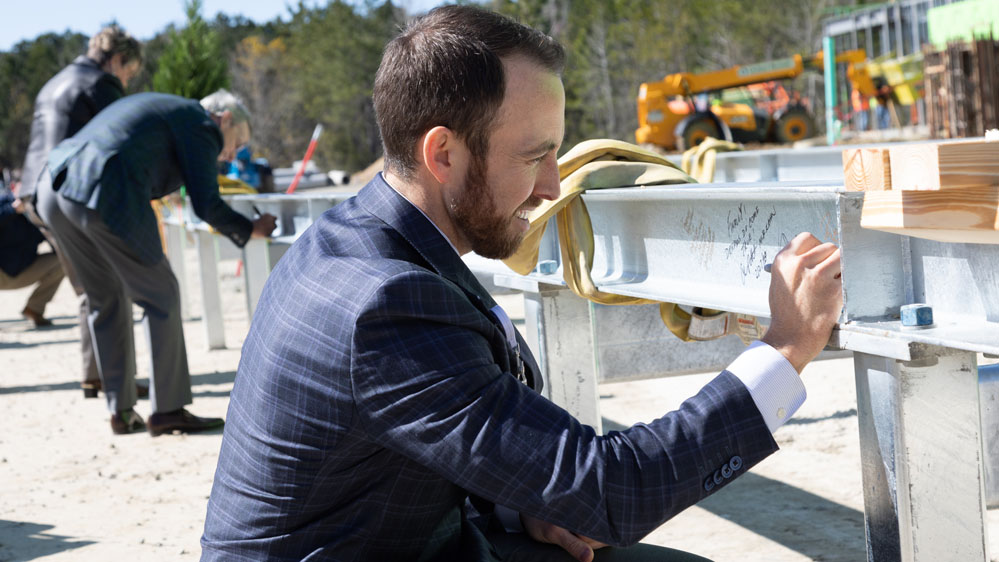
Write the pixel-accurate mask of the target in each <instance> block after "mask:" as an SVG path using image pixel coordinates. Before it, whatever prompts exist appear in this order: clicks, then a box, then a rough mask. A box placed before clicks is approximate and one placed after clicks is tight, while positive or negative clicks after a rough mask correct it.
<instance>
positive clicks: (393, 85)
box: [374, 6, 565, 178]
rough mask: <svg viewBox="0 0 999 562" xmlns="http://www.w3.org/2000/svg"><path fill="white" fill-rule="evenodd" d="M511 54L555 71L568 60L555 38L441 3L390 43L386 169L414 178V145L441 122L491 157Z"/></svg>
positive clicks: (384, 97) (381, 123)
mask: <svg viewBox="0 0 999 562" xmlns="http://www.w3.org/2000/svg"><path fill="white" fill-rule="evenodd" d="M512 56H523V57H526V58H527V59H528V60H531V61H534V62H536V63H537V64H538V65H539V66H540V67H542V68H544V69H546V70H550V71H551V72H552V73H554V74H561V72H562V68H563V66H564V64H565V51H564V50H563V49H562V46H561V45H560V44H559V43H558V41H556V40H555V39H552V38H551V37H549V36H547V35H545V34H544V33H542V32H540V31H537V30H535V29H532V28H530V27H528V26H526V25H523V24H520V23H518V22H516V21H514V20H512V19H510V18H508V17H506V16H503V15H500V14H497V13H495V12H491V11H488V10H485V9H482V8H478V7H475V6H443V7H440V8H436V9H434V10H433V11H431V12H430V13H429V14H427V15H426V16H424V17H422V18H419V19H417V20H416V21H414V22H413V23H412V24H410V25H409V27H408V28H407V29H406V30H405V31H403V33H402V34H401V35H399V36H398V37H396V38H395V39H393V40H392V41H391V42H390V43H389V44H388V45H387V46H386V47H385V53H384V55H383V56H382V62H381V65H380V66H379V67H378V74H377V75H376V77H375V89H374V103H375V114H376V116H377V119H378V129H379V130H380V132H381V135H382V144H383V146H384V148H385V168H386V169H391V170H392V171H393V172H395V173H397V174H399V175H401V176H402V177H404V178H411V177H412V175H413V173H414V172H415V170H416V158H415V156H414V154H413V149H414V147H415V146H416V142H417V141H418V140H419V139H420V137H421V136H423V134H424V133H426V132H427V131H429V130H430V129H432V128H434V127H437V126H444V127H447V128H449V129H451V130H452V131H454V132H455V134H457V135H458V137H459V138H461V139H462V140H463V141H464V142H465V144H466V145H467V146H468V148H469V150H470V152H471V153H472V155H473V157H476V158H485V155H486V153H487V151H488V148H489V131H490V125H491V124H492V122H493V119H494V118H495V116H496V111H497V110H498V109H499V106H500V104H502V103H503V94H504V91H505V83H506V80H505V78H504V74H503V63H502V60H501V59H503V58H506V57H512Z"/></svg>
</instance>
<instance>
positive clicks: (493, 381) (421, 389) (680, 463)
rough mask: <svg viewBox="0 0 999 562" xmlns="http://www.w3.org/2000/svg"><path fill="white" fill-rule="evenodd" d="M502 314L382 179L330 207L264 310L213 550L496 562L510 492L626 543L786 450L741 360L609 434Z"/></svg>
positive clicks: (225, 463)
mask: <svg viewBox="0 0 999 562" xmlns="http://www.w3.org/2000/svg"><path fill="white" fill-rule="evenodd" d="M491 306H492V299H490V298H489V295H488V294H487V293H486V292H485V290H484V289H483V288H482V286H481V285H479V284H478V283H477V281H476V280H475V278H474V277H473V275H472V274H471V272H469V271H468V269H467V268H466V267H465V265H464V263H463V262H462V261H461V259H460V258H459V257H458V255H457V253H456V252H455V251H454V250H453V249H452V248H451V246H450V245H449V244H448V242H447V241H446V240H445V239H444V238H443V236H441V234H440V233H439V232H438V230H437V229H436V228H435V227H434V226H433V224H432V223H430V222H429V221H428V220H427V219H426V218H425V217H424V216H423V215H422V214H421V213H420V212H419V210H418V209H416V208H415V207H414V206H412V205H411V204H410V203H409V202H408V201H406V200H405V199H404V198H403V197H401V196H400V195H399V194H398V193H396V192H395V191H394V190H393V189H392V188H391V187H390V186H389V185H388V184H386V183H385V181H384V179H383V178H382V177H381V176H380V175H379V176H378V177H376V178H375V179H374V180H373V181H372V182H371V183H369V184H368V185H367V186H366V187H365V188H364V189H362V190H361V192H360V193H359V194H358V195H357V197H355V198H353V199H351V200H349V201H347V202H345V203H343V204H340V205H338V206H336V207H334V208H333V209H330V210H329V211H327V212H326V213H325V214H324V215H323V216H322V217H321V218H320V219H319V220H318V221H317V222H316V223H315V224H314V225H313V226H312V227H311V228H310V229H309V230H307V231H306V232H305V233H304V234H303V235H302V236H301V238H299V240H298V241H296V242H295V244H294V245H293V246H292V247H291V249H290V250H289V251H288V252H287V253H286V254H285V256H284V257H283V258H282V259H281V261H280V262H279V263H278V265H277V267H276V268H275V269H274V271H273V272H272V274H271V276H270V278H269V279H268V281H267V285H266V287H265V289H264V293H263V296H262V297H261V299H260V304H259V306H258V308H257V311H256V313H255V314H254V317H253V324H252V326H251V328H250V333H249V335H248V336H247V339H246V342H245V344H244V347H243V355H242V359H241V361H240V365H239V371H238V374H237V375H236V381H235V384H234V387H233V390H232V396H231V401H230V405H229V413H228V419H227V423H226V428H225V435H224V438H223V440H222V451H221V454H220V457H219V463H218V469H217V471H216V475H215V481H214V485H213V488H212V493H211V497H210V500H209V503H208V514H207V519H206V522H205V532H204V535H203V537H202V546H203V554H202V560H344V561H346V560H351V561H379V562H381V561H392V560H459V561H461V560H496V559H498V557H497V556H496V555H495V553H494V552H493V551H492V550H491V549H490V547H489V545H488V543H487V541H486V540H485V538H484V536H483V533H482V532H481V531H482V529H483V526H484V525H488V524H490V517H489V514H490V512H491V509H492V505H493V504H501V505H504V506H507V507H510V508H513V509H515V510H518V511H520V512H522V513H527V514H530V515H533V516H535V517H539V518H541V519H544V520H547V521H550V522H553V523H555V524H558V525H560V526H562V527H565V528H568V529H570V530H572V531H575V532H577V533H580V534H582V535H586V536H589V537H593V538H595V539H598V540H600V541H603V542H606V543H610V544H613V545H627V544H632V543H635V542H637V541H638V540H639V539H641V538H642V537H643V536H645V535H646V534H648V533H649V532H650V531H652V530H653V529H655V528H656V527H657V526H659V525H660V524H661V523H662V522H663V521H665V520H667V519H669V518H670V517H672V516H673V515H675V514H676V513H678V512H680V511H681V510H683V509H684V508H686V507H688V506H690V505H693V504H694V503H696V502H697V501H699V500H700V499H702V498H704V497H706V496H707V495H708V494H709V493H712V492H714V491H715V490H718V489H719V488H720V487H722V486H723V485H724V484H726V483H727V482H729V481H730V480H731V479H732V478H733V477H735V476H736V475H738V474H741V473H742V472H744V471H745V470H746V469H747V468H749V467H750V466H752V465H754V464H756V463H757V462H759V461H760V460H761V459H763V458H764V457H766V456H767V455H769V454H771V453H772V452H774V451H775V450H776V449H777V446H776V443H775V442H774V440H773V437H772V436H771V434H770V432H769V431H768V430H767V427H766V424H765V422H764V420H763V418H762V416H761V415H760V413H759V411H758V410H757V408H756V406H755V405H754V403H753V401H752V398H751V397H750V395H749V393H748V391H747V390H746V388H745V386H744V385H743V384H742V383H741V382H740V381H739V380H738V379H737V378H735V377H734V376H733V375H731V374H730V373H727V372H723V373H722V374H720V375H719V376H718V377H717V378H716V379H714V380H713V381H712V382H711V383H710V384H708V385H707V386H706V387H705V388H704V389H703V390H701V392H700V393H698V394H697V395H696V396H695V397H693V398H691V399H689V400H688V401H687V402H685V403H684V404H683V406H682V407H681V408H680V409H679V410H678V411H676V412H672V413H670V414H668V415H666V416H664V417H662V418H660V419H658V420H656V421H654V422H651V423H649V424H638V425H636V426H634V427H632V428H630V429H628V430H626V431H621V432H612V433H609V434H607V435H604V436H600V435H596V434H595V432H594V431H593V429H592V428H590V427H588V426H585V425H582V424H580V423H579V422H578V421H577V420H575V419H574V418H573V417H572V416H570V415H569V414H568V413H567V412H566V411H565V410H563V409H561V408H560V407H558V406H556V405H555V404H552V403H551V402H549V401H548V400H546V399H545V398H543V397H542V396H540V395H539V394H538V393H537V392H536V391H535V389H533V388H530V387H529V386H528V385H525V384H521V383H520V382H518V381H517V379H516V378H515V377H514V376H512V375H511V372H512V369H513V368H514V364H513V361H514V360H515V358H514V357H515V356H514V354H513V352H512V351H511V348H510V346H509V345H508V344H507V342H506V339H505V338H504V334H503V330H502V328H501V327H500V324H499V322H498V321H497V320H496V318H495V317H494V316H493V315H492V314H491V313H490V311H489V308H490V307H491ZM520 345H521V349H522V350H523V355H524V357H525V359H526V363H527V371H528V374H529V377H528V378H529V385H533V386H535V387H537V385H538V383H539V381H540V376H538V367H537V365H536V364H535V362H534V360H533V358H531V356H530V352H529V351H528V348H527V346H526V345H525V344H524V342H523V340H520Z"/></svg>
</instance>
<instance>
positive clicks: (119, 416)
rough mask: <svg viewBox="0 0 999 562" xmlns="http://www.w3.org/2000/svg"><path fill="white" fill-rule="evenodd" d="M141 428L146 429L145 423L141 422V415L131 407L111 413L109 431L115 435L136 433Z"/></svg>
mask: <svg viewBox="0 0 999 562" xmlns="http://www.w3.org/2000/svg"><path fill="white" fill-rule="evenodd" d="M143 429H146V424H145V423H143V421H142V416H140V415H139V414H136V413H135V410H133V409H132V408H129V409H127V410H122V411H120V412H115V413H114V414H111V431H112V432H114V434H115V435H125V434H126V433H136V432H139V431H142V430H143Z"/></svg>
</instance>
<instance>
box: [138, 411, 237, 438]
mask: <svg viewBox="0 0 999 562" xmlns="http://www.w3.org/2000/svg"><path fill="white" fill-rule="evenodd" d="M223 425H225V420H223V419H222V418H199V417H198V416H196V415H194V414H192V413H191V412H188V411H187V410H185V409H184V408H181V409H179V410H174V411H173V412H164V413H155V414H151V415H150V416H149V420H147V425H146V427H147V428H148V429H149V434H150V435H152V436H153V437H156V436H157V435H162V434H164V433H173V432H175V431H177V432H180V433H197V432H199V431H207V430H209V429H217V428H219V427H222V426H223Z"/></svg>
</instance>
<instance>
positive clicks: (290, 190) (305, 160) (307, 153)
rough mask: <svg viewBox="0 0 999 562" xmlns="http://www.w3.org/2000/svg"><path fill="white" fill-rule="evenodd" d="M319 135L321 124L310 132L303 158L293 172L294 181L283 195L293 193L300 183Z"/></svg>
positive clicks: (321, 128)
mask: <svg viewBox="0 0 999 562" xmlns="http://www.w3.org/2000/svg"><path fill="white" fill-rule="evenodd" d="M321 134H323V126H322V124H319V125H316V130H314V131H312V140H310V141H309V148H308V149H307V150H306V151H305V158H303V159H302V165H301V166H299V168H298V171H297V172H295V179H293V180H291V185H289V186H288V190H287V191H285V193H287V194H291V193H295V188H296V187H298V182H299V181H301V179H302V175H303V174H304V173H305V165H306V164H308V163H309V158H312V152H313V151H314V150H316V143H317V142H319V135H321Z"/></svg>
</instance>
